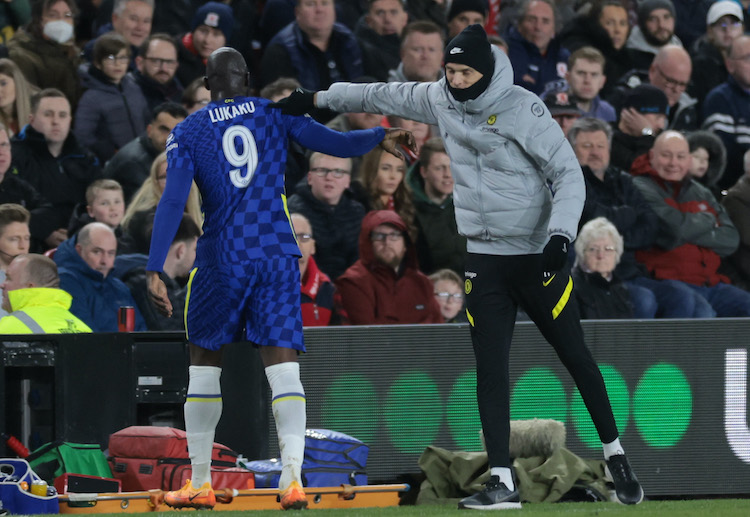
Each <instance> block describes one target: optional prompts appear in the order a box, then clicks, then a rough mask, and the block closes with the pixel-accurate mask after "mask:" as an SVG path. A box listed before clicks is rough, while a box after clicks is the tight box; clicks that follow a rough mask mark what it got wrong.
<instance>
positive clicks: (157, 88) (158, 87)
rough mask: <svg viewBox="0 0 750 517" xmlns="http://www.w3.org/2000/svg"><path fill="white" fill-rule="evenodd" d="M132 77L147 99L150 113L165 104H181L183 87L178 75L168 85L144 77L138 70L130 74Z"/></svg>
mask: <svg viewBox="0 0 750 517" xmlns="http://www.w3.org/2000/svg"><path fill="white" fill-rule="evenodd" d="M130 75H131V77H132V78H133V80H134V81H135V84H137V85H138V87H139V88H140V89H141V92H142V93H143V96H144V97H145V98H146V104H147V105H148V111H149V112H150V113H152V112H153V111H154V108H155V107H157V106H158V105H159V104H162V103H164V102H169V101H171V102H177V103H180V102H181V101H182V90H183V87H182V84H181V83H180V81H179V80H178V79H177V76H176V75H175V77H173V78H172V80H171V81H169V82H168V83H167V84H161V83H160V82H158V81H155V80H154V79H152V78H150V77H147V76H145V75H143V74H142V73H141V72H139V71H138V70H134V71H132V72H130Z"/></svg>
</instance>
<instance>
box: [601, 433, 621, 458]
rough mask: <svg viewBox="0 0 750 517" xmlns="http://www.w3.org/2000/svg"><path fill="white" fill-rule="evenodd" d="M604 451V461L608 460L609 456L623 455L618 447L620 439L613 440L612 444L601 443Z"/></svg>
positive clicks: (619, 446)
mask: <svg viewBox="0 0 750 517" xmlns="http://www.w3.org/2000/svg"><path fill="white" fill-rule="evenodd" d="M602 448H603V449H604V459H605V460H608V459H609V458H610V456H617V455H618V454H625V450H624V449H623V448H622V445H620V439H619V438H615V440H614V441H613V442H609V443H602Z"/></svg>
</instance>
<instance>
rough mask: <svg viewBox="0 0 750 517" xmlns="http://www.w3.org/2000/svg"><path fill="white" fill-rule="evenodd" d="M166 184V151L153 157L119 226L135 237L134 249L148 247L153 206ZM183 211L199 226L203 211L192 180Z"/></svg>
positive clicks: (138, 250) (147, 250) (201, 223)
mask: <svg viewBox="0 0 750 517" xmlns="http://www.w3.org/2000/svg"><path fill="white" fill-rule="evenodd" d="M166 184H167V153H166V152H164V153H161V154H159V155H158V156H157V157H156V158H154V161H153V163H152V164H151V171H150V173H149V175H148V178H147V179H146V181H144V182H143V185H141V188H139V189H138V191H136V193H135V195H134V196H133V199H132V200H131V201H130V205H128V208H127V210H125V217H123V219H122V226H123V228H125V230H127V232H128V233H130V235H132V236H133V239H134V240H135V246H136V251H137V252H138V253H145V254H148V252H149V248H150V247H151V230H152V228H153V225H154V214H156V205H158V204H159V200H160V199H161V195H162V194H163V193H164V186H165V185H166ZM185 213H186V214H188V215H189V216H190V217H191V218H192V219H193V221H195V224H197V225H198V228H202V227H203V213H202V212H201V202H200V194H199V193H198V186H197V185H196V184H195V182H193V185H192V186H191V187H190V194H189V195H188V199H187V203H186V204H185Z"/></svg>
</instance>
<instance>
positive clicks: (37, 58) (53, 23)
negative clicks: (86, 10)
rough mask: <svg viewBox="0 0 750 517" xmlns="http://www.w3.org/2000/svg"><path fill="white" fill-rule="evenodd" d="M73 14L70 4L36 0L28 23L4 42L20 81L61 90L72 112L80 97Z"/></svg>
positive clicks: (59, 0) (62, 0)
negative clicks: (23, 78)
mask: <svg viewBox="0 0 750 517" xmlns="http://www.w3.org/2000/svg"><path fill="white" fill-rule="evenodd" d="M77 13H78V9H77V7H76V3H75V2H73V1H72V0H36V1H34V2H33V4H32V6H31V21H30V22H29V24H28V25H27V26H26V27H25V28H23V29H21V30H19V31H18V32H17V33H16V35H15V36H14V37H13V39H11V40H10V41H9V42H8V55H9V57H10V59H12V60H13V61H14V62H15V63H16V64H17V65H18V67H19V68H20V69H21V71H22V72H23V75H24V77H26V79H28V81H29V82H30V83H32V84H34V85H36V86H38V87H39V88H41V89H44V88H57V89H58V90H61V91H62V92H63V93H64V94H65V96H66V97H67V98H68V100H69V101H70V104H71V106H72V107H73V109H75V107H76V105H77V104H78V99H79V97H80V96H81V86H80V82H79V79H78V72H77V69H78V64H79V58H78V54H79V50H78V48H77V47H76V45H75V34H74V30H73V22H74V19H75V16H76V14H77Z"/></svg>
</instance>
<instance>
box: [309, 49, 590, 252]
mask: <svg viewBox="0 0 750 517" xmlns="http://www.w3.org/2000/svg"><path fill="white" fill-rule="evenodd" d="M492 53H493V56H494V58H495V71H494V74H493V77H492V81H491V83H490V85H489V87H488V88H487V90H485V91H484V92H483V93H482V94H481V95H479V97H477V98H476V99H474V100H470V101H467V102H458V101H456V100H455V99H454V98H453V96H452V95H451V94H450V93H449V92H448V89H447V86H446V80H445V78H443V79H440V80H439V81H435V82H431V83H415V82H407V83H398V82H394V83H373V84H350V83H336V84H333V85H331V86H330V87H329V89H328V90H327V91H322V92H318V95H317V104H318V106H319V107H326V108H331V109H333V110H335V111H341V112H347V111H348V112H357V111H363V112H368V113H381V114H397V115H399V116H401V117H404V118H407V119H411V120H416V121H420V122H425V123H427V124H432V125H437V126H438V127H439V129H440V136H441V137H442V138H443V140H444V142H445V147H446V150H447V152H448V155H449V156H450V158H451V171H452V173H453V177H454V179H455V185H454V188H453V199H454V203H455V208H456V222H457V225H458V231H459V233H460V234H461V235H464V236H465V237H467V239H468V242H467V249H468V251H469V252H472V253H486V254H492V255H524V254H532V253H541V251H542V249H543V248H544V245H545V244H546V242H547V240H548V238H549V236H550V235H555V234H557V235H564V236H566V237H567V238H568V239H570V240H571V241H573V240H574V239H575V237H576V232H577V228H578V220H579V219H580V217H581V212H582V210H583V203H584V200H585V196H586V188H585V184H584V180H583V174H582V172H581V168H580V166H579V165H578V161H577V159H576V156H575V154H574V153H573V149H572V148H571V147H570V144H569V143H568V141H567V140H566V139H565V136H564V135H563V132H562V130H561V129H560V126H559V125H558V124H557V122H555V121H554V120H553V119H552V117H551V115H550V113H549V111H548V110H547V108H546V107H545V105H544V103H543V102H542V101H541V100H540V99H539V97H537V96H536V95H534V94H533V93H531V92H529V91H527V90H525V89H523V88H521V87H520V86H514V85H513V69H512V68H511V64H510V61H509V60H508V57H507V56H506V55H505V54H504V53H503V52H501V51H500V50H498V49H497V48H495V47H494V46H493V47H492ZM553 192H554V199H553V195H552V193H553Z"/></svg>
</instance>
